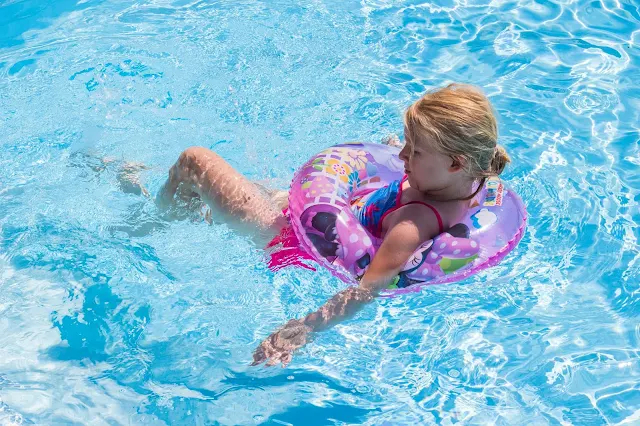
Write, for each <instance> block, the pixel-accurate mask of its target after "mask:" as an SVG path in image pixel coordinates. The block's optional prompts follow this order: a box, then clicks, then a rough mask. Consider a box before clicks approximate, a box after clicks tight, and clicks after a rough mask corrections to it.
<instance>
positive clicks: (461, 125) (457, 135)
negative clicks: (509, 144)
mask: <svg viewBox="0 0 640 426" xmlns="http://www.w3.org/2000/svg"><path fill="white" fill-rule="evenodd" d="M404 124H405V127H406V129H407V133H408V136H409V138H410V139H411V143H413V144H415V143H417V142H418V141H422V142H423V143H429V144H430V145H431V146H432V147H433V148H434V149H436V150H437V151H438V152H440V153H442V154H444V155H448V156H450V157H451V158H453V159H454V160H456V161H457V162H458V163H459V164H460V165H461V167H462V168H463V170H465V172H466V173H467V174H468V175H469V176H470V177H472V178H474V179H482V181H483V182H484V179H486V178H488V177H491V176H497V175H499V174H500V173H502V171H503V170H504V168H505V166H506V165H507V163H509V162H510V161H511V159H510V158H509V155H507V152H506V151H505V149H504V148H503V147H502V146H500V145H498V144H497V142H498V125H497V123H496V118H495V116H494V113H493V108H491V103H490V102H489V99H487V97H486V96H485V95H484V94H483V93H482V92H481V91H480V90H479V89H478V88H476V87H474V86H470V85H467V84H455V83H454V84H449V85H448V86H447V87H444V88H442V89H438V90H435V91H432V92H428V93H426V94H425V95H423V96H422V97H421V98H420V99H419V100H417V101H416V102H415V103H414V104H413V105H411V106H410V107H409V108H408V109H407V111H406V112H405V115H404ZM412 154H413V146H412ZM481 187H482V184H481V185H480V187H479V189H480V188H481ZM476 192H477V191H476ZM474 195H475V194H473V195H472V196H471V197H469V198H472V197H473V196H474Z"/></svg>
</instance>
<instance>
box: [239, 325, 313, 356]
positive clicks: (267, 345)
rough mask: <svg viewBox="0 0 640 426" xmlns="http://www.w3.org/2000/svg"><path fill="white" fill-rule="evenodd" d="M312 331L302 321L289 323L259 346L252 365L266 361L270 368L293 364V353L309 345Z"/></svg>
mask: <svg viewBox="0 0 640 426" xmlns="http://www.w3.org/2000/svg"><path fill="white" fill-rule="evenodd" d="M310 331H312V329H311V327H309V326H307V325H305V324H304V323H303V322H302V321H300V320H295V319H294V320H291V321H289V322H288V323H286V324H285V325H284V327H282V328H281V329H280V330H278V331H276V332H275V333H273V334H272V335H271V336H269V337H267V338H266V339H265V340H264V341H263V342H262V343H261V344H260V346H258V348H257V349H256V351H255V352H254V353H253V362H252V363H251V365H258V364H261V363H263V362H265V361H266V362H267V365H268V366H272V365H277V364H278V363H282V367H283V368H284V367H286V366H287V364H289V362H291V358H292V357H293V352H294V351H295V350H296V349H298V348H300V347H302V346H304V345H305V344H306V343H307V341H308V334H309V332H310Z"/></svg>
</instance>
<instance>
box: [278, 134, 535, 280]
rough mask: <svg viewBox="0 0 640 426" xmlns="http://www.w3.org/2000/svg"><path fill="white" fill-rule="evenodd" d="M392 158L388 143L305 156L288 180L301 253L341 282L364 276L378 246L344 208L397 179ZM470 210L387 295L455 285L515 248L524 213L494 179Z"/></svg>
mask: <svg viewBox="0 0 640 426" xmlns="http://www.w3.org/2000/svg"><path fill="white" fill-rule="evenodd" d="M398 154H399V149H398V148H395V147H390V146H387V145H377V144H362V143H348V144H342V145H336V146H334V147H331V148H329V149H326V150H324V151H322V152H321V153H319V154H317V155H316V156H314V157H312V158H311V159H310V160H309V161H308V162H307V163H306V164H305V165H304V166H302V167H301V168H300V169H299V171H298V172H297V173H296V175H295V177H294V179H293V182H292V184H291V191H290V193H289V217H290V221H291V227H292V228H293V231H294V232H295V236H296V237H297V240H298V241H299V244H300V246H301V248H302V249H303V250H304V251H305V252H306V253H307V254H308V255H310V257H311V258H312V259H313V260H315V261H316V262H318V263H319V264H320V265H323V266H325V267H326V268H328V269H329V270H330V271H331V272H332V273H333V274H334V275H336V276H337V277H339V278H341V279H342V280H344V281H346V282H350V283H353V282H354V280H357V279H359V278H361V277H362V276H363V275H364V272H365V271H366V269H367V266H368V265H369V263H370V262H371V259H373V256H375V253H376V250H377V248H378V247H379V246H380V244H381V242H382V240H381V239H378V238H375V237H374V236H372V235H371V234H370V233H369V232H368V231H367V230H366V229H365V228H364V227H363V226H362V225H361V224H360V222H359V221H358V219H357V218H356V217H355V215H354V214H353V212H352V210H351V205H352V203H354V202H357V200H358V198H359V195H360V194H364V193H368V192H371V191H372V190H375V189H377V188H380V187H383V186H385V185H387V184H389V183H390V182H392V181H394V180H397V179H400V178H402V176H403V170H404V165H403V162H402V161H401V160H400V159H399V157H398ZM469 204H470V207H469V210H468V213H467V215H466V217H465V218H464V219H463V220H462V221H461V222H460V223H458V224H456V225H454V226H452V227H451V228H449V229H448V230H446V231H445V232H443V233H442V234H440V235H438V236H437V237H435V238H433V239H431V240H429V241H425V242H424V243H423V244H421V245H420V247H418V249H417V250H416V251H415V252H414V254H413V255H412V256H411V258H410V259H409V260H408V261H407V263H406V264H405V266H404V267H403V269H402V271H401V272H400V274H399V276H398V277H397V278H396V279H395V280H394V282H393V283H392V284H391V285H390V287H389V288H390V289H393V290H395V291H400V292H402V291H412V290H416V289H419V287H420V284H441V283H448V282H453V281H458V280H461V279H463V278H465V277H467V276H469V275H471V274H474V273H476V272H478V271H480V270H482V269H485V268H488V267H490V266H493V265H495V264H497V263H498V262H499V261H500V260H501V259H502V258H503V257H504V256H505V255H506V254H507V253H509V252H510V251H511V250H512V249H513V248H514V247H515V246H516V245H517V244H518V242H519V241H520V239H521V238H522V235H523V233H524V230H525V225H526V220H527V213H526V209H525V207H524V205H523V203H522V201H521V200H520V197H518V195H517V194H516V193H515V192H514V191H513V190H510V189H508V188H507V187H505V186H504V185H503V184H502V182H501V181H500V179H498V178H497V177H496V178H490V179H487V181H486V182H485V184H484V187H483V188H482V189H481V190H480V191H479V192H478V194H477V195H476V196H475V197H474V198H473V199H472V200H470V203H469Z"/></svg>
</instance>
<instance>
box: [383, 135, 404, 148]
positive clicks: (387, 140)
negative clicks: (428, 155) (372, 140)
mask: <svg viewBox="0 0 640 426" xmlns="http://www.w3.org/2000/svg"><path fill="white" fill-rule="evenodd" d="M382 143H383V144H385V145H388V146H395V147H396V148H402V147H403V146H404V144H403V143H402V142H401V141H400V138H399V137H398V135H396V134H395V133H392V134H390V135H387V136H385V137H384V138H382Z"/></svg>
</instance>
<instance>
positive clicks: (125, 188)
mask: <svg viewBox="0 0 640 426" xmlns="http://www.w3.org/2000/svg"><path fill="white" fill-rule="evenodd" d="M148 169H149V167H147V166H145V165H144V164H142V163H127V162H125V163H124V164H123V165H122V166H121V167H120V169H119V170H118V174H117V178H118V185H119V186H120V189H121V190H122V192H124V193H125V194H135V195H144V196H145V197H149V191H147V189H146V188H145V187H144V186H143V185H142V184H141V183H140V170H148Z"/></svg>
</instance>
